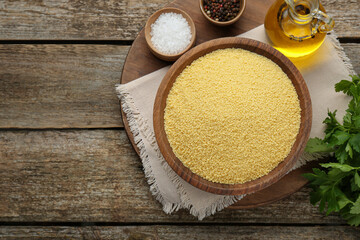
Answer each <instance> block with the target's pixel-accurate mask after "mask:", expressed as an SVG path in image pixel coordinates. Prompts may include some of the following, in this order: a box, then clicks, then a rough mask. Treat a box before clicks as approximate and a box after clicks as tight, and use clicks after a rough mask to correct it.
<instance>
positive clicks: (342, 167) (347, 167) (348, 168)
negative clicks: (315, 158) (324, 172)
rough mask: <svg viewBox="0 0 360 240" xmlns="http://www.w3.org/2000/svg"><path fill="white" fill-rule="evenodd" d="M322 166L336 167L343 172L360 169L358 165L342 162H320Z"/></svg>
mask: <svg viewBox="0 0 360 240" xmlns="http://www.w3.org/2000/svg"><path fill="white" fill-rule="evenodd" d="M320 166H322V167H324V168H336V169H339V170H340V171H342V172H350V171H352V170H354V169H359V168H357V167H352V166H350V165H347V164H341V163H323V164H320Z"/></svg>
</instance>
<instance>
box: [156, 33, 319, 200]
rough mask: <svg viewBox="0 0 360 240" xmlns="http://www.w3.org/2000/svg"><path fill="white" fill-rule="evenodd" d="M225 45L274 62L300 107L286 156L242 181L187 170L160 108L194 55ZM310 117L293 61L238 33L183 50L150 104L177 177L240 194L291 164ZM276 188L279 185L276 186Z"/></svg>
mask: <svg viewBox="0 0 360 240" xmlns="http://www.w3.org/2000/svg"><path fill="white" fill-rule="evenodd" d="M225 48H240V49H245V50H248V51H251V52H254V53H257V54H259V55H261V56H264V57H266V58H268V59H270V60H271V61H273V62H275V63H276V64H277V65H278V66H279V67H280V68H281V69H282V70H283V71H284V72H285V73H286V74H287V76H288V77H289V79H290V80H291V81H292V83H293V85H294V87H295V89H296V93H297V95H298V97H299V102H300V108H301V123H300V129H299V134H298V135H297V137H296V141H295V143H294V145H293V147H292V148H291V151H290V153H289V154H288V156H287V157H286V158H285V159H284V161H282V162H281V163H280V164H279V165H278V166H277V167H276V168H274V169H273V170H272V171H271V172H270V173H269V174H267V175H265V176H262V177H260V178H258V179H256V180H253V181H249V182H246V183H243V184H220V183H215V182H211V181H208V180H206V179H204V178H202V177H200V176H199V175H197V174H195V173H193V172H191V170H190V169H189V168H187V167H186V166H184V164H183V163H182V162H181V160H179V159H178V158H177V157H176V155H175V153H174V152H173V151H172V148H171V146H170V143H169V141H168V139H167V136H166V132H165V127H164V111H165V108H166V100H167V97H168V94H169V92H170V90H171V88H172V86H173V84H174V82H175V80H176V79H177V77H178V76H179V75H180V73H181V72H183V70H184V69H185V68H186V67H187V66H188V65H189V64H191V63H192V62H193V61H194V60H195V59H199V58H200V57H202V56H204V55H206V54H208V53H210V52H213V51H215V50H218V49H225ZM311 120H312V108H311V99H310V94H309V91H308V89H307V86H306V83H305V81H304V79H303V77H302V75H301V73H300V72H299V70H298V69H297V68H296V67H295V65H294V64H293V63H292V62H291V61H290V60H289V59H288V58H286V57H285V56H284V55H282V54H281V53H280V52H278V51H277V50H275V49H274V48H272V47H270V46H269V45H267V44H264V43H261V42H259V41H255V40H252V39H246V38H238V37H232V38H221V39H215V40H211V41H208V42H206V43H203V44H201V45H198V46H196V47H195V48H193V49H191V50H190V51H189V52H187V53H186V54H185V55H184V56H182V57H181V58H180V59H179V60H178V61H176V63H175V64H174V65H173V66H172V67H171V68H170V69H169V71H168V72H167V73H166V75H165V76H164V79H163V81H162V82H161V84H160V86H159V90H158V92H157V95H156V98H155V104H154V131H155V136H156V141H157V143H158V145H159V149H160V151H161V153H162V155H163V156H164V159H165V160H166V161H167V163H168V164H169V166H170V167H171V168H172V169H173V170H174V171H175V172H176V173H177V174H178V175H179V176H180V177H181V178H183V179H184V180H185V181H187V182H188V183H190V184H191V185H193V186H194V187H197V188H199V189H202V190H204V191H207V192H211V193H214V194H221V195H241V194H249V193H253V192H256V191H259V190H262V189H264V188H266V187H268V186H270V185H271V184H274V183H275V182H277V181H278V180H279V179H280V178H282V177H283V176H284V175H285V174H286V173H287V172H288V171H289V170H290V169H291V168H292V167H293V166H294V164H295V162H296V160H297V159H298V158H299V157H300V155H301V154H302V152H303V150H304V149H305V146H306V142H307V140H308V138H309V135H310V130H311ZM299 181H302V179H301V178H300V179H299ZM280 188H282V187H281V186H280ZM284 195H285V194H284Z"/></svg>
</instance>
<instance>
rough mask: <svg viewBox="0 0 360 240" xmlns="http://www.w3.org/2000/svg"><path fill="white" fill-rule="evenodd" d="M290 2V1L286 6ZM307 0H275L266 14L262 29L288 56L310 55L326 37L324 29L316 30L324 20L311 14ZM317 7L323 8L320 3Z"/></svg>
mask: <svg viewBox="0 0 360 240" xmlns="http://www.w3.org/2000/svg"><path fill="white" fill-rule="evenodd" d="M289 2H292V4H293V5H290V6H289V5H288V3H289ZM309 2H311V1H304V0H303V1H301V0H299V1H287V2H285V1H284V0H278V1H276V2H275V3H274V4H273V5H272V6H271V7H270V9H269V10H268V13H267V15H266V17H265V30H266V33H267V35H268V37H269V38H270V40H271V41H272V43H273V47H274V48H276V49H277V50H279V51H280V52H282V53H283V54H284V55H285V56H287V57H290V58H297V57H302V56H306V55H309V54H311V53H313V52H314V51H315V50H317V49H318V48H319V47H320V46H321V44H322V43H323V42H324V40H325V37H326V31H319V30H320V29H321V26H322V25H324V23H323V22H322V21H320V20H319V19H317V18H315V17H313V15H314V14H312V13H313V9H312V8H313V6H312V5H311V4H310V3H309ZM318 4H319V3H318ZM318 8H319V9H320V10H321V11H324V9H323V8H322V6H321V5H318ZM331 21H332V19H331ZM332 24H333V21H332Z"/></svg>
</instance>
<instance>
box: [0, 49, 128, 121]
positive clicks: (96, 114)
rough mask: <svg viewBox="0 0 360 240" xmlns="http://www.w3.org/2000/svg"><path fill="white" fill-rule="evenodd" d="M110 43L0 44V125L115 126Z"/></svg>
mask: <svg viewBox="0 0 360 240" xmlns="http://www.w3.org/2000/svg"><path fill="white" fill-rule="evenodd" d="M128 49H129V48H128V47H127V46H115V45H106V46H105V45H0V65H1V68H0V83H1V84H0V99H1V101H0V127H1V128H97V127H121V126H122V121H121V117H120V106H119V101H118V98H117V96H116V93H115V84H117V83H118V79H119V78H120V76H121V69H122V66H123V63H124V59H125V57H126V54H127V52H128Z"/></svg>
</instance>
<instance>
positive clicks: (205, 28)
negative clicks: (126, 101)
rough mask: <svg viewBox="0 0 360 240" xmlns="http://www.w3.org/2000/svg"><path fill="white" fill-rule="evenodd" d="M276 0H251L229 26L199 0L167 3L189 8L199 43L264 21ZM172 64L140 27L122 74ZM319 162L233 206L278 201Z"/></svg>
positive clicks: (130, 76)
mask: <svg viewBox="0 0 360 240" xmlns="http://www.w3.org/2000/svg"><path fill="white" fill-rule="evenodd" d="M273 2H274V0H251V1H248V2H247V6H246V9H245V12H244V14H243V16H242V17H241V18H240V20H239V21H238V22H236V23H235V24H233V25H230V26H227V27H218V26H215V25H212V24H211V23H210V22H208V21H207V20H206V19H205V18H204V16H202V14H201V12H200V8H199V5H198V4H199V2H198V1H197V0H175V1H173V2H172V3H170V4H168V5H167V6H166V7H176V8H180V9H182V10H184V11H185V12H187V13H188V14H189V15H190V16H191V17H192V19H193V20H194V23H195V26H196V34H197V39H196V45H198V44H200V43H203V42H206V41H208V40H211V39H215V38H220V37H230V36H236V35H239V34H241V33H243V32H246V31H249V30H251V29H253V28H255V27H257V26H259V25H261V24H263V22H264V18H265V14H266V12H267V9H268V8H269V7H270V5H271V4H272V3H273ZM167 65H169V63H168V62H165V61H162V60H160V59H158V58H156V57H155V56H154V55H153V54H152V53H151V52H150V50H149V49H148V47H147V45H146V41H145V36H144V29H143V30H141V31H140V33H139V35H138V36H137V37H136V39H135V41H134V43H133V45H132V46H131V48H130V50H129V53H128V56H127V58H126V61H125V63H124V68H123V72H122V76H121V80H120V83H128V82H131V81H133V80H135V79H137V78H139V77H142V76H144V75H146V74H148V73H151V72H153V71H155V70H158V69H160V68H162V67H165V66H167ZM121 115H122V119H123V122H124V126H125V131H126V133H127V134H128V136H129V139H130V141H131V144H132V146H133V147H134V149H135V151H136V152H137V153H138V154H139V149H138V148H137V147H136V145H135V142H134V137H133V135H132V133H131V131H130V128H129V124H128V122H127V119H126V116H125V114H124V112H123V111H122V109H121ZM316 166H317V163H312V164H308V165H306V166H304V167H302V168H299V169H297V170H294V171H292V172H291V173H289V174H287V175H286V176H285V177H283V178H282V179H281V180H280V181H278V182H277V183H275V184H273V185H271V186H270V187H268V188H265V189H263V190H261V191H258V192H256V193H254V194H251V195H248V196H246V197H245V198H243V199H242V200H240V201H238V202H237V203H235V204H233V205H232V206H230V207H229V208H230V209H244V208H253V207H259V206H263V205H266V204H269V203H272V202H274V201H277V200H280V199H282V198H284V197H287V196H289V195H291V194H292V193H294V192H297V191H298V190H299V189H301V188H302V187H303V186H304V185H305V184H306V183H307V180H306V179H305V178H303V177H302V176H301V175H302V174H303V173H305V172H309V171H310V170H311V168H313V167H316Z"/></svg>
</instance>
